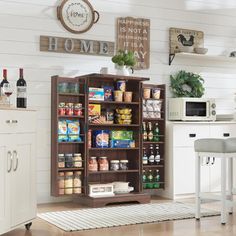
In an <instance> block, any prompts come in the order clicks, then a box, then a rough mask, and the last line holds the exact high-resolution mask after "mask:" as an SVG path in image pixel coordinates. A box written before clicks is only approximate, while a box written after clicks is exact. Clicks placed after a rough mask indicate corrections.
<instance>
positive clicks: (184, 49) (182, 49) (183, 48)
mask: <svg viewBox="0 0 236 236" xmlns="http://www.w3.org/2000/svg"><path fill="white" fill-rule="evenodd" d="M179 49H180V52H188V53H192V52H193V49H194V47H193V46H182V45H181V46H180V47H179Z"/></svg>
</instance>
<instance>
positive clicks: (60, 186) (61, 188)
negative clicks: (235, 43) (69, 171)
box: [58, 172, 65, 195]
mask: <svg viewBox="0 0 236 236" xmlns="http://www.w3.org/2000/svg"><path fill="white" fill-rule="evenodd" d="M58 189H59V195H64V194H65V173H64V172H59V174H58Z"/></svg>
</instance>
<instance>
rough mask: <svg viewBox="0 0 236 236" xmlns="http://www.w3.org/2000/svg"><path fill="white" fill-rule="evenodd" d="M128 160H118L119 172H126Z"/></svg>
mask: <svg viewBox="0 0 236 236" xmlns="http://www.w3.org/2000/svg"><path fill="white" fill-rule="evenodd" d="M128 163H129V161H128V160H120V170H128Z"/></svg>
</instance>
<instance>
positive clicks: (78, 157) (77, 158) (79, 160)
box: [73, 153, 83, 168]
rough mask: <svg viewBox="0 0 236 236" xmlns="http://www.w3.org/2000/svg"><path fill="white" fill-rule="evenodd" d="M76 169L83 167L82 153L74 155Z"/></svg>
mask: <svg viewBox="0 0 236 236" xmlns="http://www.w3.org/2000/svg"><path fill="white" fill-rule="evenodd" d="M73 162H74V167H76V168H81V167H82V166H83V163H82V156H81V153H74V156H73Z"/></svg>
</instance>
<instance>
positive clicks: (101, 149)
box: [89, 148, 139, 151]
mask: <svg viewBox="0 0 236 236" xmlns="http://www.w3.org/2000/svg"><path fill="white" fill-rule="evenodd" d="M89 150H90V151H119V150H121V151H122V150H124V151H126V150H139V148H89Z"/></svg>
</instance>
